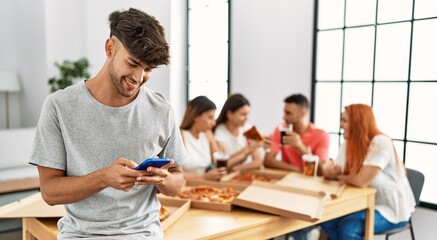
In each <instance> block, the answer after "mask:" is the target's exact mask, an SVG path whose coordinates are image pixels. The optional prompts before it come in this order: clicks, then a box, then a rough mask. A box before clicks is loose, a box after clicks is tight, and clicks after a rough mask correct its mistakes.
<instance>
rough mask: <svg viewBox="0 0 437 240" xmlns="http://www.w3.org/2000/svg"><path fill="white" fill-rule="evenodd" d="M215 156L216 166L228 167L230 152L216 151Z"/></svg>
mask: <svg viewBox="0 0 437 240" xmlns="http://www.w3.org/2000/svg"><path fill="white" fill-rule="evenodd" d="M213 157H214V161H215V166H216V168H221V167H225V168H227V166H228V159H229V155H228V154H226V153H225V152H215V153H214V154H213Z"/></svg>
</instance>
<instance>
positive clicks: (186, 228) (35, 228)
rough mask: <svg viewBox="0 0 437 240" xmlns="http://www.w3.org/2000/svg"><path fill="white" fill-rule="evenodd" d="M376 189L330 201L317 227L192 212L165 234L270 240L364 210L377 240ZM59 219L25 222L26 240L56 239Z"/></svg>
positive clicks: (244, 212)
mask: <svg viewBox="0 0 437 240" xmlns="http://www.w3.org/2000/svg"><path fill="white" fill-rule="evenodd" d="M375 193H376V190H375V189H371V188H361V189H360V188H354V187H347V188H346V189H345V190H344V192H343V194H342V195H341V196H340V197H339V198H337V199H335V200H331V201H328V202H327V203H326V205H325V209H324V212H323V217H322V219H320V220H319V221H317V222H315V223H310V222H305V221H301V220H296V219H291V218H283V217H279V216H274V215H270V214H265V213H261V212H257V211H252V210H249V209H244V208H235V209H234V210H233V211H231V212H222V211H211V210H202V209H190V210H188V212H187V213H185V214H184V215H183V216H182V217H181V219H179V220H178V221H177V222H176V223H175V224H173V225H172V226H171V227H170V228H168V229H167V230H166V231H165V232H164V236H165V239H168V240H171V239H178V240H179V239H270V238H274V237H277V236H281V235H284V234H287V233H289V232H293V231H296V230H299V229H302V228H306V227H309V226H313V225H317V224H319V223H321V222H325V221H328V220H331V219H334V218H337V217H340V216H344V215H347V214H350V213H353V212H357V211H360V210H364V209H365V210H367V218H366V228H365V239H373V229H374V227H373V226H374V210H375ZM57 220H58V219H56V218H23V239H26V240H27V239H33V237H36V238H38V239H47V240H50V239H56V234H57V232H58V230H57V227H56V222H57Z"/></svg>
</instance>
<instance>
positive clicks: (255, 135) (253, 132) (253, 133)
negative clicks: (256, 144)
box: [243, 126, 264, 141]
mask: <svg viewBox="0 0 437 240" xmlns="http://www.w3.org/2000/svg"><path fill="white" fill-rule="evenodd" d="M243 135H244V136H245V137H246V138H247V139H251V140H255V141H263V140H264V136H263V135H262V134H261V133H260V132H259V131H258V129H257V128H256V127H255V126H253V127H251V128H250V129H249V130H247V131H245V132H244V133H243Z"/></svg>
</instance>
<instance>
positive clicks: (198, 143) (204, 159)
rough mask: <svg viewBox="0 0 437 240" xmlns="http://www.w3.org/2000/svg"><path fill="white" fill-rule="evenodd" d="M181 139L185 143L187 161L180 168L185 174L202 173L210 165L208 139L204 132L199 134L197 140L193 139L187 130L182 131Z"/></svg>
mask: <svg viewBox="0 0 437 240" xmlns="http://www.w3.org/2000/svg"><path fill="white" fill-rule="evenodd" d="M181 132H182V137H183V139H184V142H185V149H186V150H187V155H188V159H189V160H190V161H187V162H185V163H184V164H183V165H182V168H183V169H184V171H185V172H190V173H204V172H205V170H206V168H207V167H208V166H209V165H210V164H211V162H212V161H211V149H210V146H209V141H208V138H207V137H206V134H205V133H204V132H200V133H199V138H195V137H194V136H193V134H191V132H190V131H189V130H182V131H181Z"/></svg>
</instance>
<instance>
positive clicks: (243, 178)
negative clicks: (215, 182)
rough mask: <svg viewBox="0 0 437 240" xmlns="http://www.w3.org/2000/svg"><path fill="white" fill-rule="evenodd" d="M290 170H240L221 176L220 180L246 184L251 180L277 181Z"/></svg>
mask: <svg viewBox="0 0 437 240" xmlns="http://www.w3.org/2000/svg"><path fill="white" fill-rule="evenodd" d="M288 173H290V171H284V170H277V169H271V168H264V169H253V170H240V171H235V172H232V173H229V174H227V175H225V176H223V177H222V178H221V179H220V181H221V182H226V183H230V184H235V185H243V186H248V185H250V184H251V183H252V181H254V180H257V181H263V182H277V181H279V180H281V179H282V178H283V177H285V176H286V175H287V174H288Z"/></svg>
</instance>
